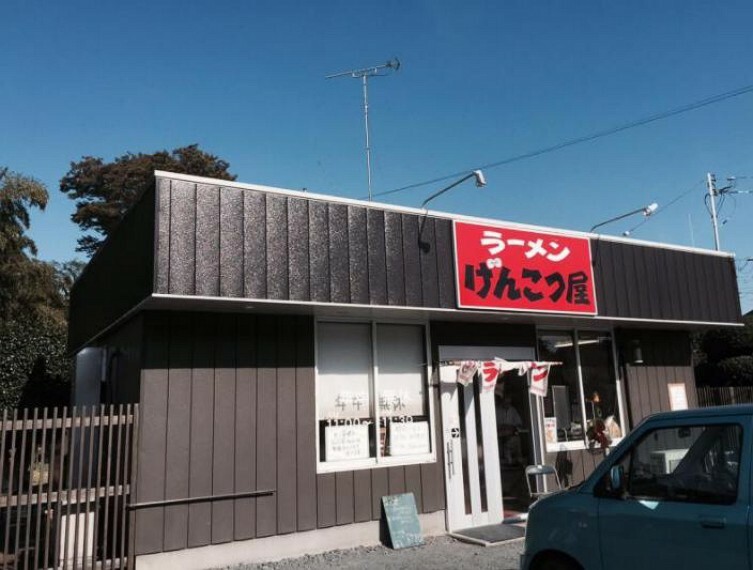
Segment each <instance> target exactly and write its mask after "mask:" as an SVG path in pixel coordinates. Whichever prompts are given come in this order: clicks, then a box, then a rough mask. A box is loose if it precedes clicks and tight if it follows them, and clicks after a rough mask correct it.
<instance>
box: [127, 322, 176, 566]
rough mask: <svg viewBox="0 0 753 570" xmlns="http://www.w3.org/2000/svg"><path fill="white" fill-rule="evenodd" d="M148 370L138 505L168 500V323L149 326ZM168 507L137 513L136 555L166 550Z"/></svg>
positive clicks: (144, 385)
mask: <svg viewBox="0 0 753 570" xmlns="http://www.w3.org/2000/svg"><path fill="white" fill-rule="evenodd" d="M145 326H146V337H147V338H148V339H149V342H148V343H146V344H145V354H144V364H145V369H144V372H143V373H142V379H141V404H140V426H139V436H140V437H139V446H138V472H137V478H138V484H137V487H136V488H137V498H136V501H137V502H147V501H161V500H164V498H165V457H166V453H167V449H166V442H167V413H168V405H167V404H168V370H169V357H170V355H169V347H170V344H169V340H170V329H169V323H168V322H167V321H162V322H154V321H152V320H148V321H147V322H146V323H145ZM164 526H165V509H164V507H153V508H149V509H140V510H138V511H136V529H135V535H136V536H135V538H136V551H135V553H136V554H148V553H152V552H161V551H163V549H164Z"/></svg>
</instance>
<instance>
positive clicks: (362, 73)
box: [325, 57, 400, 201]
mask: <svg viewBox="0 0 753 570" xmlns="http://www.w3.org/2000/svg"><path fill="white" fill-rule="evenodd" d="M399 69H400V60H399V59H397V58H396V57H393V58H392V59H391V60H389V61H388V62H386V63H383V64H381V65H373V66H371V67H364V68H362V69H351V70H350V71H342V72H340V73H333V74H332V75H327V76H326V77H325V79H335V78H337V77H352V78H354V79H360V80H361V84H362V85H363V121H364V125H365V127H366V176H367V180H368V185H369V201H371V144H370V141H369V78H370V77H383V76H385V75H389V74H390V73H392V72H393V71H398V70H399Z"/></svg>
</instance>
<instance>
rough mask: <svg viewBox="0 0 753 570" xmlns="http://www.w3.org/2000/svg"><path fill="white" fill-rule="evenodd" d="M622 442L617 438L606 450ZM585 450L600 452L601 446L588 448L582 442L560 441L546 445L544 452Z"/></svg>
mask: <svg viewBox="0 0 753 570" xmlns="http://www.w3.org/2000/svg"><path fill="white" fill-rule="evenodd" d="M621 441H622V438H621V437H620V438H618V439H615V440H613V441H612V443H611V444H609V447H608V449H612V448H613V447H614V446H615V445H617V444H618V443H620V442H621ZM587 449H594V450H597V451H598V450H600V449H601V446H599V445H596V446H594V447H588V446H587V445H586V444H585V442H584V441H583V440H578V441H561V442H559V443H547V444H546V452H547V453H557V452H558V451H578V450H583V451H585V450H587Z"/></svg>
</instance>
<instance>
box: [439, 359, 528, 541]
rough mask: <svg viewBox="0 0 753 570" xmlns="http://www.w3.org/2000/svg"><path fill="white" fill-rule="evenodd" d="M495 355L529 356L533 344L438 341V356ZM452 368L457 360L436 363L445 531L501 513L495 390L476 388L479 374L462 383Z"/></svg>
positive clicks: (489, 521) (492, 520) (493, 521)
mask: <svg viewBox="0 0 753 570" xmlns="http://www.w3.org/2000/svg"><path fill="white" fill-rule="evenodd" d="M495 356H497V357H499V358H505V359H507V360H531V359H533V349H528V348H517V347H513V348H509V347H505V348H503V347H497V348H494V347H449V346H448V347H445V346H440V347H439V357H440V360H441V361H448V360H451V361H454V360H467V359H471V360H488V359H492V358H494V357H495ZM457 372H458V367H457V366H440V368H439V378H440V394H441V402H442V434H443V444H444V447H443V452H444V461H445V485H446V489H447V528H448V530H450V531H453V530H459V529H463V528H469V527H474V526H482V525H487V524H497V523H499V522H501V521H502V519H503V515H504V512H503V508H502V481H501V477H500V469H499V450H498V447H497V418H496V409H495V406H494V392H483V391H481V390H480V382H479V379H478V377H477V378H476V379H475V380H474V382H473V384H469V385H468V386H465V387H463V386H461V385H460V384H458V383H457ZM521 380H522V381H525V380H523V379H521Z"/></svg>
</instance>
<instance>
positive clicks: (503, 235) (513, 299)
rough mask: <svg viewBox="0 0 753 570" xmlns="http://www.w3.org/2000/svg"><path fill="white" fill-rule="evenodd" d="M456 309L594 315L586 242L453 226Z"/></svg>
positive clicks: (536, 233) (535, 233) (512, 230)
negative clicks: (458, 307)
mask: <svg viewBox="0 0 753 570" xmlns="http://www.w3.org/2000/svg"><path fill="white" fill-rule="evenodd" d="M455 251H456V253H457V256H456V264H457V265H456V267H455V273H456V278H457V287H458V305H459V306H460V307H470V308H483V309H503V310H513V311H515V310H517V311H545V312H565V313H585V314H596V296H595V293H596V292H595V288H594V281H593V270H592V268H591V251H590V247H589V243H588V239H587V238H578V237H571V236H562V235H556V234H549V233H543V232H539V231H529V230H520V229H515V228H505V227H495V226H484V225H478V224H470V223H466V222H457V221H456V222H455Z"/></svg>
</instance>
